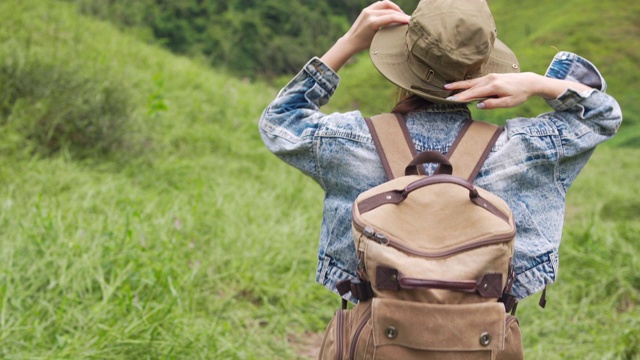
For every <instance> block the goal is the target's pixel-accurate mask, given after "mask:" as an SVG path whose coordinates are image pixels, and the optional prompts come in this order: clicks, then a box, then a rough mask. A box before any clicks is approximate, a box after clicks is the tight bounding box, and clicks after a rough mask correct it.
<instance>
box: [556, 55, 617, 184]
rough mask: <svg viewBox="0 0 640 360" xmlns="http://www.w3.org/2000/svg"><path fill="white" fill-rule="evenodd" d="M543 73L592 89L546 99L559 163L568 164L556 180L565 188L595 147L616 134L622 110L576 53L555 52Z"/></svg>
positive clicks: (588, 64) (590, 64) (593, 70)
mask: <svg viewBox="0 0 640 360" xmlns="http://www.w3.org/2000/svg"><path fill="white" fill-rule="evenodd" d="M545 76H547V77H551V78H556V79H565V80H570V81H575V82H579V83H582V84H585V85H588V86H590V87H591V88H592V90H589V91H586V92H583V93H580V92H578V91H575V90H573V89H571V88H569V89H568V90H567V91H566V92H565V93H564V94H563V95H561V96H560V97H558V98H557V99H554V100H549V101H547V103H548V104H549V105H550V106H551V107H552V108H553V109H554V110H555V112H554V113H550V114H548V116H549V118H550V120H551V121H552V122H553V123H554V125H555V127H556V128H557V129H558V134H559V137H560V143H561V144H560V154H559V160H560V165H561V167H562V165H564V164H566V165H568V166H565V167H564V168H563V169H562V171H561V173H563V174H564V176H563V177H562V178H561V179H559V180H560V182H561V183H562V185H563V187H564V188H565V190H567V189H568V187H569V185H570V184H571V183H572V182H573V180H575V177H576V176H577V175H578V172H579V171H580V169H581V168H582V166H584V164H586V161H587V160H588V159H589V157H590V155H591V153H592V152H593V150H594V149H595V147H596V146H597V145H598V144H600V143H602V142H604V141H606V140H608V139H609V138H611V137H613V136H614V135H615V134H616V132H617V131H618V128H619V127H620V124H621V123H622V111H621V109H620V106H619V105H618V102H617V101H616V100H615V99H614V98H613V97H611V96H610V95H607V94H606V88H607V84H606V82H605V80H604V78H603V77H602V75H601V74H600V72H599V71H598V69H597V68H596V67H595V66H594V65H593V64H592V63H591V62H589V61H588V60H586V59H584V58H582V57H580V56H578V55H576V54H573V53H569V52H559V53H558V54H556V56H555V57H554V59H553V61H552V62H551V65H550V66H549V68H548V70H547V73H546V75H545ZM577 163H581V165H578V164H577ZM575 165H578V166H575ZM571 169H575V171H572V170H571Z"/></svg>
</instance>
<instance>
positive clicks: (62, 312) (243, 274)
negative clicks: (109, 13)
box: [0, 0, 640, 360]
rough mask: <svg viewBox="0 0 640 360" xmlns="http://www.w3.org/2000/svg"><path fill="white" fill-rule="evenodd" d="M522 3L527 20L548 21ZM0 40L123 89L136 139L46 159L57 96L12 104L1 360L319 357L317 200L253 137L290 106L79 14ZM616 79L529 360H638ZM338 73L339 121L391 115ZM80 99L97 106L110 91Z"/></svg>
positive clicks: (1, 187)
mask: <svg viewBox="0 0 640 360" xmlns="http://www.w3.org/2000/svg"><path fill="white" fill-rule="evenodd" d="M495 4H496V5H495V6H496V7H497V6H498V5H499V4H502V5H501V6H506V5H504V4H505V3H501V2H496V3H495ZM544 4H545V6H544V8H548V6H547V5H548V4H547V3H546V2H544ZM549 4H550V2H549ZM573 4H574V5H575V3H573ZM520 5H522V7H523V12H525V13H526V15H527V16H532V17H533V16H538V15H540V13H542V10H543V6H542V5H541V6H540V9H538V8H536V7H535V6H534V5H533V4H528V3H525V2H521V4H520ZM594 6H595V5H594ZM629 6H630V9H634V8H636V9H637V6H635V5H634V4H632V3H630V5H629ZM525 8H526V9H525ZM628 8H629V7H628ZM566 9H567V8H564V9H563V8H559V9H556V10H554V11H555V12H554V13H553V14H552V15H554V16H560V15H558V14H561V13H563V12H566ZM507 10H508V9H506V8H503V9H495V10H494V12H496V13H497V14H501V15H500V17H501V18H504V17H506V15H505V14H506V13H507ZM525 10H526V11H525ZM629 11H631V10H629ZM623 15H625V16H626V14H623ZM549 16H550V17H551V15H549ZM616 16H617V15H616ZM620 16H622V15H620ZM496 18H499V17H498V15H496ZM616 19H619V18H616ZM516 20H517V19H514V22H513V23H510V24H512V25H510V26H516V25H514V24H517V22H516ZM564 20H566V19H564ZM571 20H572V21H573V19H571ZM576 21H577V20H576ZM0 24H2V25H0V64H4V65H6V64H8V62H9V61H18V62H20V61H22V63H25V64H27V63H30V62H31V63H33V64H47V65H55V64H65V63H67V64H69V65H68V66H69V67H71V66H73V68H74V69H76V71H74V72H68V71H67V72H61V73H59V74H62V75H64V76H62V77H54V76H51V78H47V74H46V73H39V75H38V79H37V80H38V81H45V80H51V81H53V82H52V83H47V82H44V83H46V84H53V85H55V84H56V82H55V81H66V80H65V79H66V78H68V82H70V83H72V82H73V80H74V79H76V80H77V79H81V80H83V79H84V80H86V79H90V78H95V79H98V80H100V79H101V80H102V81H104V80H111V81H112V82H111V83H110V84H112V85H113V86H116V87H120V88H122V89H125V91H126V94H127V99H128V100H127V101H128V104H129V106H130V109H129V110H127V111H128V113H127V114H128V115H127V117H126V120H127V124H128V126H131V127H130V128H128V129H129V130H128V132H127V135H126V136H125V135H122V136H123V138H125V139H126V141H125V143H124V144H125V145H124V146H119V147H111V148H109V149H108V151H104V149H102V148H99V149H97V150H96V149H94V148H91V147H90V146H89V147H88V148H85V150H86V151H88V152H85V151H84V150H83V151H81V152H78V151H76V150H74V148H73V147H61V148H60V149H58V150H57V151H53V152H44V153H43V152H40V151H37V145H38V142H39V141H42V140H39V138H37V137H33V136H29V134H28V133H25V132H24V129H25V126H27V128H28V126H29V125H31V126H32V125H33V121H34V119H35V118H36V117H34V116H32V114H33V113H32V112H28V111H17V110H16V109H18V110H20V109H23V110H24V109H29V108H30V107H36V108H37V107H40V108H41V109H45V110H46V109H47V104H48V103H47V99H49V98H47V97H42V98H36V97H32V98H30V100H29V101H32V102H31V103H24V102H23V103H21V104H20V103H17V102H16V101H17V100H12V101H8V100H6V103H3V104H2V106H6V107H5V108H6V109H8V110H5V111H6V112H5V113H1V115H0V229H2V230H1V231H0V259H2V262H1V263H0V345H1V346H0V358H3V359H129V358H130V359H159V358H167V359H264V358H274V359H276V358H278V359H280V358H286V359H295V358H306V356H305V354H308V353H310V351H309V348H308V347H310V346H311V347H312V346H313V342H311V344H309V339H317V335H316V334H318V333H321V332H322V331H323V329H324V326H325V325H326V323H327V322H328V320H329V319H330V317H331V316H332V313H333V310H334V309H335V308H336V307H337V306H339V301H338V300H337V298H336V297H334V296H332V295H331V294H329V293H328V292H326V291H325V290H324V289H323V288H322V287H321V286H320V285H317V284H315V282H314V276H315V275H314V271H315V267H316V246H317V236H318V228H319V223H320V217H321V210H322V207H321V202H322V198H323V194H322V192H321V190H320V189H319V187H318V186H317V185H315V184H313V182H311V181H309V180H308V179H307V178H305V177H304V176H303V175H302V174H300V173H298V172H297V171H295V170H293V169H291V168H288V167H287V166H286V165H284V164H282V163H281V162H280V161H279V160H277V159H276V158H275V157H274V156H273V155H271V154H269V153H268V151H267V150H266V149H265V148H264V146H263V145H262V143H261V140H260V138H259V135H258V132H257V119H258V118H259V116H260V113H261V111H262V109H263V108H264V106H266V105H267V104H268V103H269V101H270V100H271V99H272V98H273V97H274V96H275V94H276V93H277V89H275V88H273V87H271V86H268V85H266V84H263V83H259V82H257V83H246V82H244V81H242V80H239V79H235V78H233V77H230V76H228V75H226V74H224V73H220V72H216V71H214V70H211V69H210V68H208V67H206V66H204V65H202V64H200V63H199V62H198V61H195V60H191V59H187V58H182V57H176V56H173V55H171V54H169V53H167V52H166V51H163V50H160V49H158V48H155V47H151V46H146V45H143V44H142V43H141V42H139V41H138V40H136V39H135V38H134V37H133V36H131V35H127V34H123V33H121V32H119V31H117V30H116V29H115V28H114V27H113V26H111V25H109V24H107V23H103V22H98V21H96V20H93V19H88V18H85V17H80V16H78V15H77V12H76V10H75V8H74V7H73V5H72V4H68V3H61V2H53V1H36V0H26V1H17V0H8V1H3V2H0ZM506 25H509V24H506ZM558 26H559V25H558V24H557V23H556V24H555V25H554V24H545V28H544V29H538V30H537V31H538V32H536V33H535V34H530V36H531V37H532V38H533V37H535V38H537V39H542V38H544V37H545V36H548V35H544V31H546V30H545V29H546V28H547V27H548V29H554V30H556V31H558V29H559V27H558ZM612 31H613V30H612ZM631 33H632V32H631ZM519 36H520V35H518V34H514V35H513V39H514V41H515V40H517V39H518V37H519ZM540 41H542V40H540ZM567 41H568V40H567ZM523 44H525V42H523ZM517 46H519V49H520V50H522V49H525V45H517ZM536 46H538V45H536ZM540 46H543V45H540ZM611 46H612V48H613V47H614V45H611ZM615 46H620V44H618V45H615ZM629 49H630V50H628V51H634V50H633V47H629ZM594 51H595V50H594ZM536 54H537V53H536ZM543 55H544V56H543ZM632 55H633V54H631V55H630V56H631V58H633V57H632ZM532 56H533V55H532ZM550 56H551V55H549V54H540V57H541V58H544V59H545V61H546V62H548V61H547V60H546V59H548V58H549V57H550ZM633 56H635V55H633ZM596 58H598V57H597V56H596ZM16 59H17V60H16ZM522 61H523V60H522V59H521V62H522ZM527 61H530V64H533V63H536V64H538V63H539V62H542V61H538V60H533V59H532V60H527ZM594 61H595V62H596V63H598V61H597V60H594ZM540 66H543V67H544V66H546V64H545V65H540ZM608 66H609V67H607V69H608V71H609V72H610V73H611V75H612V76H608V77H607V78H608V80H609V82H610V89H611V91H612V92H616V93H617V94H621V96H622V100H625V101H627V102H626V103H625V104H628V105H623V109H625V113H627V112H630V113H631V114H630V118H631V121H630V124H631V125H629V127H628V128H627V130H625V131H623V132H621V134H620V136H619V137H618V138H616V139H615V140H614V141H613V142H611V143H609V144H606V145H605V146H603V147H601V148H599V149H598V150H597V151H596V153H595V155H594V157H593V159H592V161H591V162H590V163H589V165H588V166H587V168H586V169H585V170H584V173H583V174H582V175H581V176H580V177H579V178H578V181H577V182H576V183H575V185H574V186H573V187H572V189H571V190H570V193H569V199H568V202H569V209H568V214H567V219H566V228H565V238H564V241H563V246H562V248H561V260H562V261H561V267H560V278H559V281H558V282H557V284H555V285H554V286H552V287H550V288H549V293H548V297H549V304H548V306H547V308H546V309H545V310H541V309H539V308H538V307H537V304H536V302H537V298H536V297H532V298H530V299H527V300H525V301H524V303H523V304H521V306H520V307H519V313H518V316H519V318H520V320H521V324H522V328H523V333H524V341H525V350H526V355H527V359H546V360H549V359H623V360H627V359H637V358H640V347H639V345H638V344H639V343H640V332H639V331H638V329H639V328H640V326H639V325H640V324H638V322H639V320H638V319H640V316H639V315H640V314H639V311H640V310H639V304H640V276H639V275H638V269H639V268H640V264H639V263H638V261H639V260H638V257H639V256H640V249H639V245H638V244H637V241H636V240H637V235H636V234H637V233H638V230H639V229H638V225H637V223H638V222H637V217H638V214H639V212H638V210H640V201H638V200H637V199H636V197H637V196H636V194H638V190H639V189H638V185H637V183H636V182H635V179H636V177H637V176H638V171H639V170H638V167H637V165H636V163H635V159H637V158H638V155H639V152H640V150H639V147H638V145H637V144H638V139H639V138H640V136H639V135H640V134H639V133H638V130H637V129H638V127H634V126H633V124H634V120H633V112H632V111H626V109H627V106H628V108H629V109H630V110H633V109H636V108H635V106H637V105H635V104H633V103H631V102H630V101H629V100H628V99H626V98H625V95H624V94H625V92H624V91H622V90H623V89H622V88H621V85H620V84H627V85H625V86H629V88H630V89H632V90H633V89H637V84H634V83H632V82H631V80H633V79H634V78H635V77H637V70H636V69H635V68H634V67H629V66H628V64H627V62H625V61H623V60H620V61H616V62H614V63H612V64H610V65H608ZM344 70H345V71H344V72H343V73H342V75H343V77H344V79H345V83H343V85H344V86H342V87H341V89H340V90H339V91H340V92H341V93H340V94H343V98H344V100H342V99H337V100H339V101H336V102H335V103H332V104H331V107H330V108H328V110H332V109H333V110H340V109H341V108H343V107H344V108H347V107H350V106H353V105H355V104H356V103H357V106H359V107H361V108H362V109H363V111H365V112H369V113H370V114H371V113H373V112H374V111H375V112H377V111H384V110H386V109H388V108H381V105H378V104H379V103H383V104H384V101H383V100H380V99H387V98H388V97H387V96H388V94H390V93H385V92H384V91H391V90H390V89H388V88H386V89H387V90H383V91H382V92H380V91H378V89H379V88H377V87H375V86H371V87H366V88H364V87H362V86H358V84H361V83H362V82H365V81H367V80H370V79H372V78H373V77H374V76H375V75H372V74H374V73H373V72H371V69H370V67H368V66H367V64H366V62H365V61H362V60H360V61H358V62H357V63H355V64H353V65H351V66H349V67H347V68H345V69H344ZM352 74H353V75H354V76H351V75H352ZM605 75H606V74H605ZM65 77H66V78H65ZM376 83H377V82H376ZM382 86H383V87H382V89H385V87H384V85H382ZM62 88H64V87H62ZM86 89H87V90H86V91H87V93H86V94H84V95H85V96H86V97H83V98H84V99H90V98H91V96H90V95H91V94H93V93H92V91H95V92H96V94H99V93H100V89H101V88H100V87H99V86H90V87H87V88H86ZM358 89H360V90H362V89H364V90H362V92H361V93H359V94H355V92H356V90H358ZM369 91H370V92H369ZM630 92H631V91H630ZM617 94H616V96H617ZM21 99H23V100H22V101H26V100H24V99H25V98H24V97H23V98H21ZM371 99H375V100H373V101H372V100H371ZM341 101H344V102H341ZM621 103H622V101H621ZM16 104H17V105H16ZM64 104H65V105H64V106H61V107H60V108H61V109H63V110H64V109H65V108H66V107H73V106H75V105H74V104H77V103H74V102H71V101H70V102H68V103H64ZM82 104H84V105H86V106H89V105H91V104H89V105H87V102H86V101H85V102H82ZM95 104H98V105H91V106H99V104H101V103H99V102H98V103H95ZM372 104H373V105H372ZM27 105H28V106H27ZM84 105H83V106H84ZM539 105H540V104H539ZM536 106H538V105H536ZM520 110H523V109H520ZM533 110H535V109H532V110H531V111H533ZM480 114H482V115H483V116H489V115H491V116H507V115H505V114H509V112H504V113H498V114H496V115H493V113H480ZM93 150H96V151H93ZM98 150H99V151H98Z"/></svg>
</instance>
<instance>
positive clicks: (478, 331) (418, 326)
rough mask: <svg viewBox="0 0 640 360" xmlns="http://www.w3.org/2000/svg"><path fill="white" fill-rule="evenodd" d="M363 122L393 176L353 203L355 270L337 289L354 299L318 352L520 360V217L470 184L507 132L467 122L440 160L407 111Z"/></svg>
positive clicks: (338, 355)
mask: <svg viewBox="0 0 640 360" xmlns="http://www.w3.org/2000/svg"><path fill="white" fill-rule="evenodd" d="M366 120H367V125H368V126H369V129H370V132H371V134H372V136H373V138H374V143H375V145H376V149H377V151H378V154H379V155H380V158H381V161H382V164H383V167H384V169H385V173H386V174H387V178H388V181H387V182H385V183H383V184H381V185H378V186H376V187H374V188H371V189H369V190H367V191H365V192H363V193H361V194H360V195H359V196H358V197H357V199H356V200H355V202H354V204H353V210H352V215H353V220H352V229H353V238H354V242H355V248H356V252H357V256H358V268H357V278H356V279H354V280H349V281H343V282H341V283H339V284H338V286H337V287H338V292H339V293H340V294H341V295H345V294H347V293H349V292H351V295H352V296H353V297H354V298H356V299H358V300H359V301H358V303H357V304H356V305H355V306H354V307H353V308H352V309H348V307H347V301H346V300H344V299H343V300H342V308H341V309H339V310H337V311H336V313H335V315H334V316H333V318H332V320H331V322H330V323H329V325H328V326H327V329H326V331H325V334H324V340H323V343H322V347H321V350H320V355H319V358H320V359H464V360H472V359H509V360H513V359H522V358H523V350H522V340H521V335H520V328H519V323H518V320H517V319H516V317H515V316H514V313H513V312H514V311H515V303H516V302H515V297H513V296H511V294H510V291H511V287H512V285H513V280H514V272H513V266H512V257H513V251H514V238H515V233H516V228H515V223H514V219H513V215H512V212H511V210H510V209H509V207H508V205H507V204H506V203H505V202H504V201H503V200H502V199H500V198H499V197H497V196H496V195H494V194H491V193H490V192H488V191H485V190H484V189H481V188H479V187H477V186H474V185H473V180H474V179H475V177H476V176H477V174H478V172H479V171H480V168H481V166H482V164H483V163H484V161H485V159H486V158H487V156H488V154H489V152H490V150H491V148H492V146H493V144H495V142H496V140H497V138H498V136H499V135H500V134H501V132H502V131H503V128H502V127H498V126H496V125H492V124H488V123H484V122H478V121H473V120H469V121H467V123H466V124H465V126H464V127H463V129H462V131H461V132H460V134H459V135H458V137H457V139H456V141H455V142H454V143H453V145H452V148H451V150H450V151H449V152H448V153H447V156H444V155H443V154H442V153H439V152H433V151H427V152H422V153H419V154H416V150H415V146H414V144H413V141H412V140H411V136H410V134H409V131H408V129H407V127H406V123H405V121H404V119H403V118H402V116H400V115H397V114H382V115H378V116H374V117H372V118H369V119H366ZM426 163H438V164H439V165H438V168H437V170H436V172H435V173H434V175H431V176H427V175H425V174H424V166H422V165H423V164H426ZM510 312H512V313H510Z"/></svg>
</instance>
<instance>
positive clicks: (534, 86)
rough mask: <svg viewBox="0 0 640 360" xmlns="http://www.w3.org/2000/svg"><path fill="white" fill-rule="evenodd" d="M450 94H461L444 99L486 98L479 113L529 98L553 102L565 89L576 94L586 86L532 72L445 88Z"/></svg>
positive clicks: (481, 103)
mask: <svg viewBox="0 0 640 360" xmlns="http://www.w3.org/2000/svg"><path fill="white" fill-rule="evenodd" d="M445 89H447V90H450V91H455V90H458V91H461V92H460V93H458V94H456V95H454V96H451V97H449V98H447V99H448V100H455V101H469V100H472V99H479V98H488V99H487V100H484V101H482V102H479V103H478V105H477V106H478V108H480V109H497V108H509V107H514V106H518V105H520V104H522V103H524V102H525V101H527V99H529V98H530V97H532V96H540V97H542V98H543V99H547V100H551V99H556V98H558V97H559V96H560V95H562V94H564V93H565V92H566V91H567V90H568V89H573V90H575V91H578V92H584V91H588V90H590V89H591V88H590V87H588V86H587V85H584V84H581V83H578V82H574V81H569V80H560V79H553V78H548V77H545V76H542V75H539V74H535V73H532V72H525V73H508V74H488V75H485V76H482V77H479V78H476V79H470V80H463V81H457V82H453V83H451V84H447V85H445Z"/></svg>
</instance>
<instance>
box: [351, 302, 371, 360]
mask: <svg viewBox="0 0 640 360" xmlns="http://www.w3.org/2000/svg"><path fill="white" fill-rule="evenodd" d="M370 319H371V310H369V312H368V313H367V315H366V316H365V317H364V319H362V321H361V322H360V325H358V328H357V329H356V332H355V333H354V334H353V337H352V338H351V347H350V349H349V360H353V359H355V358H356V345H357V343H358V340H359V339H360V335H361V334H362V331H363V330H364V327H365V326H366V325H367V322H368V321H369V320H370Z"/></svg>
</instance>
